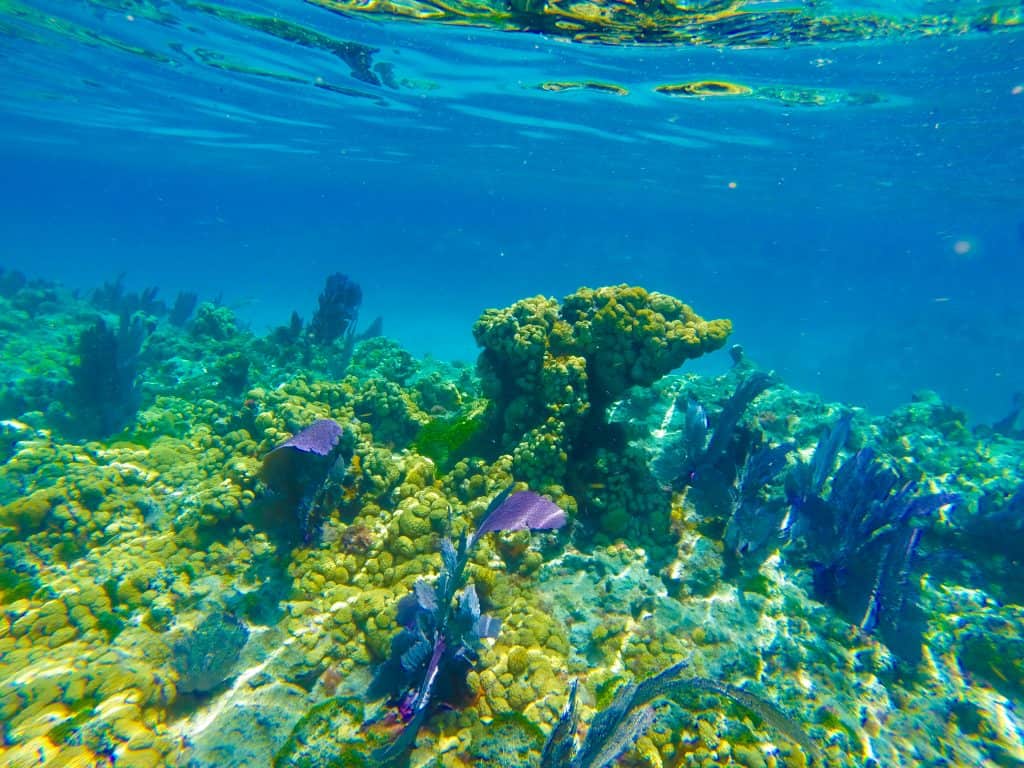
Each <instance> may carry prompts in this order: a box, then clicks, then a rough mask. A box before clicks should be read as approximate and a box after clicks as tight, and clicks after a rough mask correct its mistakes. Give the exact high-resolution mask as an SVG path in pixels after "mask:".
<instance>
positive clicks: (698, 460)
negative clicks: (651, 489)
mask: <svg viewBox="0 0 1024 768" xmlns="http://www.w3.org/2000/svg"><path fill="white" fill-rule="evenodd" d="M772 383H773V378H772V376H771V375H770V374H767V373H764V372H761V371H758V372H755V373H752V374H751V375H750V376H747V377H746V378H745V379H743V380H742V381H740V383H739V384H738V385H737V387H736V390H735V391H734V392H733V394H732V396H730V397H729V399H728V400H726V402H725V404H724V405H723V406H722V410H721V411H720V412H719V413H718V415H717V417H716V418H715V422H714V427H713V428H712V426H711V422H710V419H709V417H708V413H707V409H705V407H704V406H703V405H701V404H700V403H699V402H697V400H695V399H694V398H692V397H689V396H686V398H685V403H684V402H683V396H680V397H677V398H676V400H675V402H674V403H673V404H672V406H671V407H670V410H669V413H668V414H667V418H666V421H668V423H669V425H671V424H672V422H673V420H674V418H675V414H677V413H682V414H683V417H682V424H681V425H680V427H679V429H678V430H676V431H674V432H673V436H672V437H671V438H670V439H667V440H665V441H664V442H663V443H662V445H661V446H660V450H659V451H658V453H657V455H656V456H655V458H654V461H653V462H652V465H651V469H652V471H653V473H654V476H655V477H656V478H658V480H659V481H661V482H662V483H664V484H665V485H666V486H668V487H669V488H671V489H672V490H674V491H679V490H682V489H683V488H686V487H689V488H691V489H692V491H693V492H694V493H695V494H696V495H697V497H698V499H699V501H698V505H699V506H701V507H702V514H703V515H704V516H705V517H715V518H721V519H726V518H727V517H728V515H729V513H730V512H731V509H732V504H731V502H732V499H733V497H734V496H735V495H736V494H735V493H734V485H735V483H736V481H737V478H738V477H739V474H740V468H741V466H744V462H745V460H748V459H749V458H750V457H751V456H752V455H753V454H751V453H750V449H751V446H750V442H751V438H750V436H749V435H745V434H741V431H740V430H739V423H740V419H742V418H743V414H744V413H745V412H746V410H747V406H749V405H750V403H751V402H752V401H753V400H754V398H756V397H757V396H758V395H760V394H761V393H762V392H764V391H765V390H766V389H768V388H769V387H770V386H771V385H772ZM778 458H779V455H778V454H777V453H776V454H765V453H760V454H759V458H758V459H757V460H755V462H754V464H752V465H751V466H750V468H749V469H748V471H747V473H745V474H746V475H748V476H749V477H747V482H746V483H745V485H746V487H747V489H748V493H749V491H750V490H751V489H754V487H755V482H752V481H755V480H756V481H757V482H764V481H766V480H768V479H770V475H773V474H774V472H770V470H771V468H772V467H773V465H776V464H777V459H778ZM781 458H782V460H783V463H785V453H784V452H783V454H782V457H781ZM766 472H767V473H768V474H769V476H768V477H766V476H764V475H765V474H766ZM755 475H756V477H755Z"/></svg>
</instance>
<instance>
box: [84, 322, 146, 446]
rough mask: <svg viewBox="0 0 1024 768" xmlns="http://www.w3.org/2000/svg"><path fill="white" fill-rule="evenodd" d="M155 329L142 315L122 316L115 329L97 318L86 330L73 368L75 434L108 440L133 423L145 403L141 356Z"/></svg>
mask: <svg viewBox="0 0 1024 768" xmlns="http://www.w3.org/2000/svg"><path fill="white" fill-rule="evenodd" d="M151 330H152V328H151V327H150V326H149V325H148V324H147V323H146V321H145V320H144V319H143V317H142V316H141V315H138V314H136V315H132V316H129V315H127V314H123V315H121V316H120V319H119V322H118V326H117V329H116V330H115V329H113V328H111V327H110V326H109V325H108V324H107V322H106V321H105V320H104V319H103V318H97V319H96V322H95V323H94V324H93V325H92V326H90V327H89V328H86V329H85V330H84V331H82V333H81V335H80V336H79V337H78V345H77V346H78V349H77V352H78V363H77V364H76V365H73V366H71V401H70V403H69V404H68V405H69V410H70V411H71V414H72V416H73V417H74V423H73V424H72V425H70V429H71V431H73V432H76V433H78V434H81V435H82V436H84V437H92V438H99V437H106V436H108V435H111V434H113V433H114V432H117V431H118V430H120V429H122V428H124V427H125V426H127V425H128V424H129V423H130V422H131V420H132V419H133V418H134V416H135V414H136V412H137V411H138V409H139V404H140V402H141V400H142V391H141V389H140V387H139V381H138V376H139V354H140V352H141V351H142V345H143V344H144V343H145V341H146V339H147V337H148V336H149V334H150V332H151Z"/></svg>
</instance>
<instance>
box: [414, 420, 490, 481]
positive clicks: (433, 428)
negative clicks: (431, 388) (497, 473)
mask: <svg viewBox="0 0 1024 768" xmlns="http://www.w3.org/2000/svg"><path fill="white" fill-rule="evenodd" d="M485 414H486V409H485V408H483V407H481V406H480V405H478V404H477V405H472V406H470V407H468V408H465V409H463V410H461V411H459V412H458V413H456V414H455V415H453V416H438V417H435V418H433V419H431V420H430V421H428V422H427V423H426V424H424V425H423V426H422V427H420V431H419V432H418V433H417V435H416V439H415V440H413V444H412V448H413V450H414V451H416V452H417V453H419V454H420V455H421V456H426V457H428V458H430V459H431V460H433V462H434V463H435V464H436V465H437V467H438V469H439V470H440V471H441V472H447V471H448V470H449V469H451V468H452V466H453V465H454V464H455V463H456V462H457V461H458V460H459V459H461V458H464V452H465V448H466V447H467V446H468V445H470V444H471V442H472V440H473V438H474V437H475V436H476V435H477V434H478V433H479V432H480V429H481V427H482V426H483V424H484V419H485Z"/></svg>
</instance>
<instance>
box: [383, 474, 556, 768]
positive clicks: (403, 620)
mask: <svg viewBox="0 0 1024 768" xmlns="http://www.w3.org/2000/svg"><path fill="white" fill-rule="evenodd" d="M511 491H512V489H511V488H508V489H506V490H505V491H503V492H502V493H501V494H499V495H498V496H497V497H496V498H495V499H494V500H493V501H492V502H491V504H490V505H489V506H488V508H487V511H486V513H485V514H484V517H483V520H482V522H481V523H480V525H479V526H478V527H477V529H476V531H475V532H474V533H472V534H470V535H468V536H467V535H466V534H465V533H464V534H463V535H462V536H460V537H459V539H458V541H457V542H453V541H452V539H451V538H445V539H444V540H443V541H442V542H441V571H440V573H439V574H438V577H437V580H436V581H435V582H434V584H433V585H431V584H428V583H427V582H426V581H424V580H423V579H419V580H417V581H416V584H415V586H414V588H413V592H412V593H411V594H409V595H407V596H405V597H403V598H402V599H401V600H400V601H399V602H398V606H397V619H398V623H399V624H400V625H401V627H402V629H401V631H400V632H399V633H398V634H397V635H396V636H395V637H394V638H393V639H392V641H391V654H390V656H389V657H388V659H387V660H386V661H384V662H383V663H382V664H381V665H380V667H378V669H377V672H376V674H375V676H374V678H373V681H372V683H371V684H370V687H369V690H368V691H367V697H368V698H369V699H379V698H383V697H387V700H388V703H389V704H390V705H391V706H394V707H396V708H397V714H398V717H399V718H400V720H401V721H402V722H403V723H404V727H403V729H402V731H401V732H400V733H399V735H398V737H397V738H396V739H395V740H394V741H393V742H392V743H391V744H389V745H388V746H386V747H384V748H382V749H380V750H378V751H377V752H375V753H374V755H373V757H374V760H377V761H380V762H382V763H385V764H387V763H390V762H392V761H394V760H396V759H397V758H399V757H400V756H402V755H403V754H405V752H406V751H407V750H408V749H409V748H411V747H412V745H413V744H414V742H415V740H416V734H417V733H418V732H419V729H420V727H421V726H422V725H423V724H424V723H425V722H426V721H427V719H428V718H429V717H430V715H431V714H432V713H433V712H436V711H437V710H438V709H439V708H442V707H449V708H451V707H458V706H460V705H463V704H465V703H466V702H467V701H468V700H469V698H470V697H471V690H470V687H469V683H468V681H467V679H466V675H467V674H468V672H469V671H470V670H471V669H472V668H473V667H474V665H475V664H476V661H477V659H478V654H477V650H478V649H479V647H480V641H481V640H482V639H483V638H485V637H496V636H497V634H498V631H499V630H500V622H499V621H498V620H497V619H494V618H493V617H491V616H488V615H487V614H484V613H481V610H480V600H479V598H478V596H477V593H476V586H475V585H474V584H473V583H470V584H468V585H467V584H466V566H467V564H468V562H469V555H470V553H471V551H472V549H473V547H474V546H475V545H476V544H477V542H479V541H480V539H481V538H482V537H483V536H485V535H486V534H488V533H492V532H495V531H516V530H550V529H555V528H561V527H562V526H563V525H565V523H566V515H565V512H564V511H563V510H562V509H560V508H559V507H558V506H557V505H556V504H554V503H553V502H551V501H549V500H547V499H545V498H544V497H543V496H540V495H538V494H536V493H534V492H532V491H520V492H518V493H512V492H511ZM460 590H461V593H459V591H460ZM457 593H458V597H457V598H456V595H457Z"/></svg>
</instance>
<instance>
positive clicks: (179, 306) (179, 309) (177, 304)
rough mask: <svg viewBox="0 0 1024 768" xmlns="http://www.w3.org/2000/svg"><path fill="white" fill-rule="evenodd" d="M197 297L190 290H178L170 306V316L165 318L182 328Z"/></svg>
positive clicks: (190, 313) (192, 309) (197, 299)
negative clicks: (172, 304)
mask: <svg viewBox="0 0 1024 768" xmlns="http://www.w3.org/2000/svg"><path fill="white" fill-rule="evenodd" d="M198 301H199V297H198V296H197V295H196V294H195V293H192V292H191V291H178V295H177V296H176V297H175V299H174V306H173V307H171V314H170V317H168V318H167V320H168V322H170V324H171V325H174V326H177V327H178V328H184V327H185V323H187V322H188V319H189V318H190V317H192V313H193V312H194V311H195V308H196V303H197V302H198Z"/></svg>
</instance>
